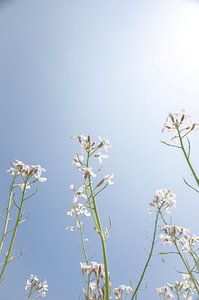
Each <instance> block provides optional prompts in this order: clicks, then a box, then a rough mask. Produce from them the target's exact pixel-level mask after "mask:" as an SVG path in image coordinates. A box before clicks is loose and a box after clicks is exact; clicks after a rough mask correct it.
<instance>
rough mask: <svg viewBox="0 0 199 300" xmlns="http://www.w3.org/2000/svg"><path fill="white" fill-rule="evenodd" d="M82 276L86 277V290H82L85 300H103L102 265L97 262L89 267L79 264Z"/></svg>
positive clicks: (103, 275) (103, 274)
mask: <svg viewBox="0 0 199 300" xmlns="http://www.w3.org/2000/svg"><path fill="white" fill-rule="evenodd" d="M80 267H81V271H82V274H83V276H85V275H86V276H87V282H88V288H87V289H84V290H83V291H84V294H85V297H86V299H88V300H94V299H96V300H97V299H104V290H103V285H104V281H103V279H104V277H105V273H104V265H103V264H98V263H97V262H91V263H90V265H88V264H86V263H82V262H81V263H80Z"/></svg>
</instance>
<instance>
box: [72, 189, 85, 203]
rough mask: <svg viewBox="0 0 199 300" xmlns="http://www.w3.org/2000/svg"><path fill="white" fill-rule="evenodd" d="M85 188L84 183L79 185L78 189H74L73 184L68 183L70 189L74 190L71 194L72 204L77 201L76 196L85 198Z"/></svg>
mask: <svg viewBox="0 0 199 300" xmlns="http://www.w3.org/2000/svg"><path fill="white" fill-rule="evenodd" d="M85 190H86V188H85V186H84V185H82V186H80V187H79V189H76V188H75V186H74V184H71V185H70V191H72V192H75V193H74V196H73V204H74V203H76V202H77V201H78V198H81V199H84V200H85V201H86V200H87V195H86V192H85Z"/></svg>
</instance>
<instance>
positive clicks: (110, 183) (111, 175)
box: [104, 174, 114, 185]
mask: <svg viewBox="0 0 199 300" xmlns="http://www.w3.org/2000/svg"><path fill="white" fill-rule="evenodd" d="M113 177H114V175H113V174H110V175H106V176H105V177H104V182H106V183H107V184H108V185H112V184H114V182H113V181H112V179H113Z"/></svg>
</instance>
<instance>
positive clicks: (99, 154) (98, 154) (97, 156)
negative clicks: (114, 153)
mask: <svg viewBox="0 0 199 300" xmlns="http://www.w3.org/2000/svg"><path fill="white" fill-rule="evenodd" d="M94 156H95V157H96V158H98V160H99V163H100V165H102V164H103V159H105V158H108V155H106V154H102V153H101V152H98V153H97V154H95V155H94Z"/></svg>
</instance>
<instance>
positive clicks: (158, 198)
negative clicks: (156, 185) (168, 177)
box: [149, 189, 176, 213]
mask: <svg viewBox="0 0 199 300" xmlns="http://www.w3.org/2000/svg"><path fill="white" fill-rule="evenodd" d="M174 207H176V196H175V194H174V193H172V192H170V191H169V190H167V189H159V190H156V192H155V196H154V198H153V200H152V202H151V203H150V204H149V211H151V210H153V209H155V210H160V209H164V211H165V212H167V213H170V212H171V209H172V208H174Z"/></svg>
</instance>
